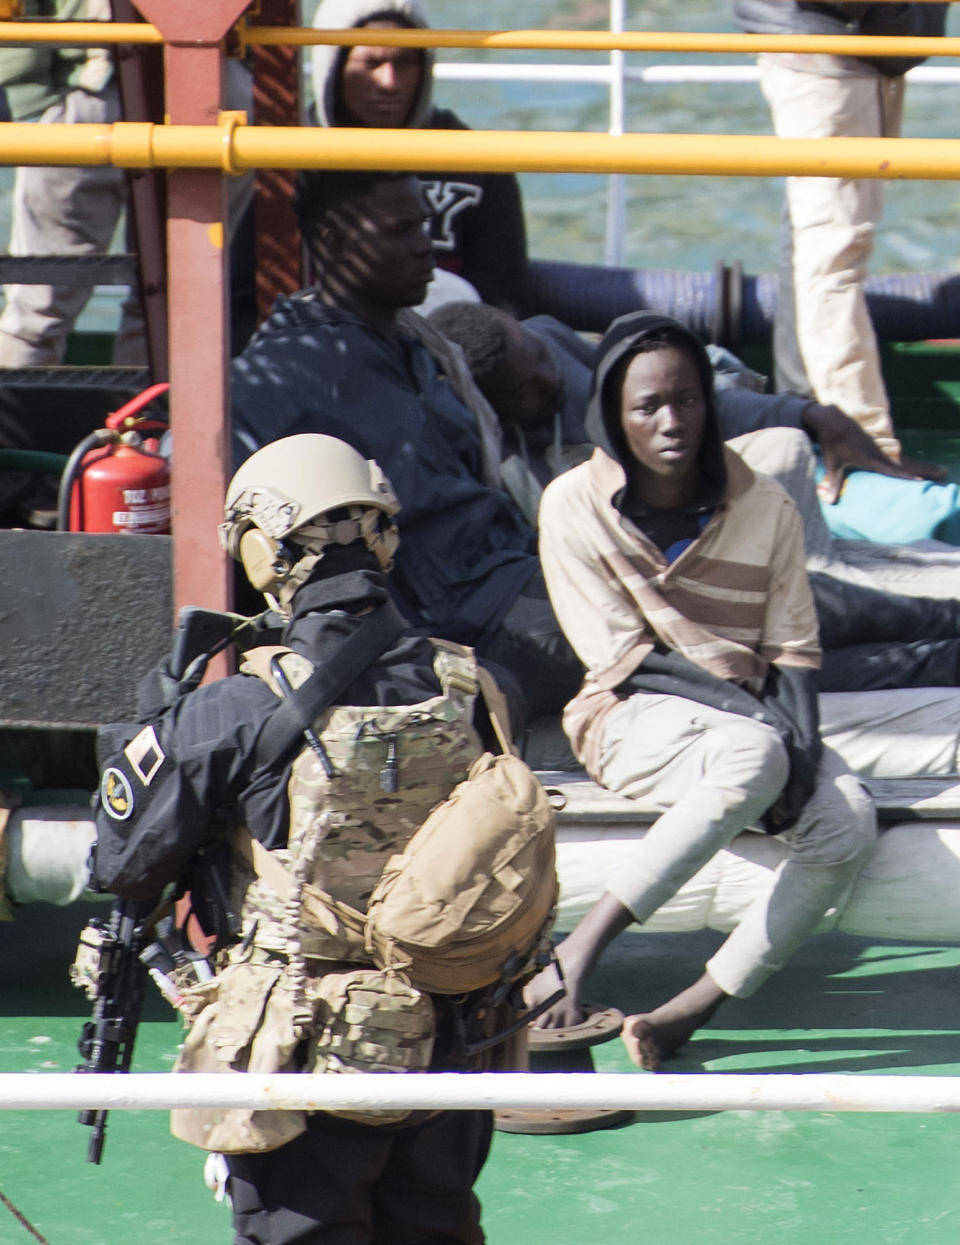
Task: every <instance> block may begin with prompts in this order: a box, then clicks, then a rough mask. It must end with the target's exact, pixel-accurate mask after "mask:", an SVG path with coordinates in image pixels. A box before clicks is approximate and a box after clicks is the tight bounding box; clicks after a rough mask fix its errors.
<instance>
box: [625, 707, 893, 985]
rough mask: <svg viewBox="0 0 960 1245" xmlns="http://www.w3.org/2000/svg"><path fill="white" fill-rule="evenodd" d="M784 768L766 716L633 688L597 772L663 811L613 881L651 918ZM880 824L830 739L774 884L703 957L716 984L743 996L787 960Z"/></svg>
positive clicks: (769, 799) (641, 915)
mask: <svg viewBox="0 0 960 1245" xmlns="http://www.w3.org/2000/svg"><path fill="white" fill-rule="evenodd" d="M788 770H789V766H788V763H787V756H786V751H785V749H784V747H783V744H782V743H781V741H780V738H779V736H778V735H777V734H776V732H775V731H774V730H773V729H772V727H769V726H767V725H765V724H764V723H762V722H757V721H755V720H753V719H750V718H744V717H740V716H738V715H735V714H730V713H725V712H722V711H721V710H717V709H713V708H710V707H708V706H705V705H698V704H695V703H694V702H692V701H689V700H686V699H685V698H682V697H677V696H659V695H646V694H638V695H634V696H631V697H630V699H629V700H627V701H625V702H624V703H623V704H622V705H621V706H619V707H618V708H617V709H616V710H614V712H613V713H612V714H611V715H610V717H609V718H608V720H607V726H606V732H605V738H604V747H603V753H602V757H601V771H600V777H601V780H602V782H603V785H604V786H605V787H608V788H609V789H610V790H612V791H617V792H620V793H621V794H624V795H628V796H630V797H631V798H633V799H635V800H636V801H637V802H638V805H639V806H640V807H642V808H643V809H644V811H648V812H656V813H659V814H660V815H659V816H658V817H657V820H656V821H655V822H654V823H653V825H652V826H651V827H650V829H649V830H648V831H647V833H646V835H645V836H644V838H643V840H642V841H640V842H639V843H637V844H636V846H635V847H634V848H633V849H632V850H631V851H630V853H629V854H628V855H627V856H625V858H624V859H623V860H622V861H620V862H618V867H617V870H616V872H615V873H614V874H613V875H612V876H611V877H610V878H608V880H607V882H606V889H607V890H608V891H609V892H610V893H611V894H612V895H614V896H615V897H616V898H617V899H618V900H619V901H620V902H621V903H622V904H623V905H624V907H626V908H628V909H629V911H630V912H631V913H633V915H634V917H635V918H636V920H637V921H639V922H641V923H642V922H644V921H645V920H647V918H648V917H650V916H652V914H653V913H654V912H655V911H656V910H657V909H658V908H659V907H660V906H661V905H662V904H664V903H665V902H666V901H667V900H669V899H670V898H671V897H672V896H673V895H675V894H676V892H677V891H678V890H679V889H680V888H681V887H682V886H683V885H684V884H685V883H686V882H688V881H689V880H690V878H692V877H693V876H694V875H695V874H696V873H697V871H698V870H700V869H701V868H702V867H703V866H704V865H705V864H706V863H707V862H708V861H709V860H710V859H711V858H712V857H713V856H714V855H715V854H716V853H717V852H718V851H720V850H721V849H722V848H724V847H725V846H726V845H727V844H729V843H730V842H731V840H732V839H733V838H734V837H735V836H736V835H738V834H739V833H740V832H741V831H743V830H744V829H745V828H746V827H748V826H750V825H752V824H754V823H755V822H756V821H757V820H758V819H759V818H760V816H761V815H762V813H763V812H764V811H765V809H766V808H767V807H768V806H769V805H770V804H771V803H773V801H774V800H775V799H776V797H777V795H778V794H779V792H780V790H781V788H782V787H783V784H784V783H785V781H786V779H787V775H788ZM876 833H877V824H876V816H875V813H874V809H873V804H872V801H871V800H870V798H869V796H868V795H867V793H866V791H865V790H864V789H863V787H862V785H861V784H860V782H859V781H858V779H857V778H856V776H855V775H853V774H852V773H851V772H850V771H849V769H848V768H847V766H846V765H845V764H844V762H843V760H842V758H841V757H840V756H839V755H838V754H837V753H836V752H834V751H833V750H832V749H831V748H830V747H825V748H824V752H823V757H822V760H821V762H820V766H819V770H818V775H817V784H816V788H815V790H814V793H813V795H812V796H811V798H810V799H809V800H808V802H807V804H806V806H805V808H804V810H803V812H802V814H801V816H800V818H799V820H798V821H797V823H796V824H795V825H794V826H793V827H792V828H791V829H790V830H788V831H786V832H785V833H784V834H782V835H780V836H778V837H779V838H780V840H781V842H782V843H783V844H784V845H785V847H786V848H787V853H788V854H787V857H786V859H785V860H784V861H783V862H782V864H781V865H780V867H779V869H778V872H777V876H776V879H775V881H774V884H773V886H772V887H771V888H770V889H769V890H768V891H766V892H764V893H762V894H760V895H758V897H757V899H756V900H755V901H754V902H753V903H752V904H751V905H750V906H749V908H748V909H747V911H746V912H745V914H744V915H743V918H742V920H741V921H740V922H739V924H738V925H737V927H736V929H734V931H733V932H732V933H731V934H730V936H729V937H728V938H727V940H726V942H725V943H724V944H723V946H722V947H721V948H720V950H719V951H718V952H717V954H716V955H715V956H714V957H713V958H712V959H711V960H710V962H709V963H708V964H707V972H708V973H709V974H710V976H711V977H712V978H713V980H714V982H715V983H716V984H717V985H718V986H719V987H720V989H721V990H723V991H724V992H725V993H726V994H730V995H737V996H739V997H746V996H747V995H750V994H752V993H753V992H754V991H755V990H756V989H757V988H758V987H759V986H760V985H762V984H763V982H764V981H766V979H767V978H768V977H769V976H770V975H771V974H772V973H774V972H776V971H777V970H778V969H780V968H782V967H783V965H784V964H785V963H786V962H787V961H788V960H789V958H790V956H791V955H792V954H793V953H794V952H795V951H796V949H797V948H798V947H799V946H800V945H801V943H803V942H804V941H805V940H806V939H807V938H808V937H809V936H810V935H811V934H812V933H813V932H814V931H815V930H816V929H817V927H818V925H819V924H820V922H821V920H822V918H823V916H824V914H825V913H826V912H827V910H828V909H829V908H831V907H832V906H834V905H836V904H837V903H839V902H840V900H841V898H842V897H843V896H844V895H845V894H846V893H847V891H848V890H849V888H850V887H851V886H852V884H853V881H854V879H855V877H856V875H857V872H858V870H859V868H860V867H861V865H862V864H863V863H864V861H865V860H866V859H867V858H868V856H869V854H870V852H871V850H872V848H873V845H874V842H875V840H876Z"/></svg>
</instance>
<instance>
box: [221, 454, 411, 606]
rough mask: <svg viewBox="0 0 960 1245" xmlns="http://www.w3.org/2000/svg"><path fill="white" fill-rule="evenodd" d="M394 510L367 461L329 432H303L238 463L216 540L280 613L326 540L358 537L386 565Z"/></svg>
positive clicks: (394, 540) (393, 540)
mask: <svg viewBox="0 0 960 1245" xmlns="http://www.w3.org/2000/svg"><path fill="white" fill-rule="evenodd" d="M399 509H400V506H399V503H398V501H397V499H396V496H395V494H394V492H393V489H392V488H391V487H390V482H389V481H388V480H387V479H386V477H385V476H384V474H383V472H382V471H381V470H380V468H379V467H378V465H377V464H376V463H375V462H373V461H372V460H369V459H364V458H363V456H362V455H361V454H358V453H357V451H356V450H354V449H353V448H352V446H350V445H348V444H347V443H346V442H344V441H340V440H338V439H337V438H336V437H328V436H322V435H320V434H310V433H305V434H301V435H299V436H295V437H286V438H284V439H282V440H280V441H275V442H273V443H271V444H270V445H267V446H264V447H263V448H262V449H260V450H258V451H257V452H256V453H255V454H253V455H252V456H251V457H250V458H249V459H247V461H246V462H245V463H244V464H243V465H242V466H241V467H240V469H239V470H238V471H237V473H236V474H235V476H234V478H233V480H232V481H231V483H230V485H229V487H228V489H227V497H226V502H225V505H224V516H225V517H224V522H223V523H221V524H220V529H219V535H220V543H221V546H222V547H223V548H224V549H225V550H226V551H227V552H228V553H229V554H230V556H231V557H233V558H236V559H237V560H238V561H240V562H242V564H243V568H244V571H245V572H246V575H247V578H248V579H249V581H250V583H251V584H252V586H253V587H254V588H255V589H256V590H257V591H258V592H262V593H263V594H264V595H265V596H266V597H267V598H268V600H269V601H270V604H271V605H273V606H274V608H279V609H281V611H282V612H286V609H285V607H286V606H288V605H289V602H290V600H291V599H292V597H293V595H294V593H295V592H296V591H297V589H298V588H299V587H300V586H301V585H302V584H303V583H305V582H306V580H307V579H308V578H309V576H310V575H311V574H312V572H313V570H314V568H315V567H316V566H317V565H318V563H319V562H320V560H321V559H322V558H323V553H324V550H325V549H326V548H328V547H329V546H330V545H350V544H353V543H354V542H355V541H358V540H362V541H363V542H364V544H365V545H366V547H367V549H368V550H370V552H371V553H372V554H373V555H374V556H375V557H376V559H377V562H378V563H379V565H380V567H381V568H382V569H383V570H384V571H388V570H390V568H391V567H392V565H393V558H394V555H395V553H396V550H397V546H398V544H399V533H398V531H397V526H396V523H395V522H394V520H393V516H394V515H395V514H396V513H397V511H398V510H399Z"/></svg>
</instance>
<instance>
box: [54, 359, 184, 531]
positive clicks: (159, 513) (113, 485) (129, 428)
mask: <svg viewBox="0 0 960 1245" xmlns="http://www.w3.org/2000/svg"><path fill="white" fill-rule="evenodd" d="M169 388H170V386H169V384H167V383H166V382H164V383H162V384H158V385H151V386H150V388H149V389H144V391H143V393H139V394H137V396H136V397H135V398H131V400H130V401H129V402H126V403H124V405H123V406H121V407H118V408H117V410H115V411H112V412H111V413H110V414H109V415H108V416H107V418H106V420H105V421H104V422H105V424H106V427H104V428H98V429H97V430H96V431H95V432H91V433H90V434H89V436H86V437H84V439H83V440H82V441H81V442H80V444H79V445H78V446H77V448H76V449H75V450H74V451H73V453H72V454H71V455H70V457H69V459H68V460H67V465H66V467H65V468H64V471H63V476H62V477H61V480H60V491H59V497H58V504H57V526H58V528H59V529H60V530H61V531H71V532H139V533H148V532H153V533H167V532H169V531H170V465H169V463H168V462H167V460H166V458H164V457H163V455H161V454H159V453H158V452H157V449H158V445H159V442H158V441H157V440H156V439H155V438H150V439H148V440H144V438H143V436H142V435H141V434H142V433H144V432H155V431H164V430H165V429H166V427H167V425H166V424H165V423H163V422H162V421H160V420H156V419H145V418H144V417H143V416H142V415H140V414H139V412H140V411H142V410H143V408H144V407H145V406H148V405H149V404H150V403H151V402H152V401H153V399H154V398H156V397H159V395H160V394H162V393H166V391H167V390H168V389H169Z"/></svg>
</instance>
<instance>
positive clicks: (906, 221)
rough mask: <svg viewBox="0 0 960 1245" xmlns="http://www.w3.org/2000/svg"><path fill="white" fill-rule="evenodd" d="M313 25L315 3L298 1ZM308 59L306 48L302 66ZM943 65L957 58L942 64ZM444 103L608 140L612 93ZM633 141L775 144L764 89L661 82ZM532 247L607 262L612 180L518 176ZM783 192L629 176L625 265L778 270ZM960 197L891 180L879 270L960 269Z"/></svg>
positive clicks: (542, 58) (661, 12) (455, 18)
mask: <svg viewBox="0 0 960 1245" xmlns="http://www.w3.org/2000/svg"><path fill="white" fill-rule="evenodd" d="M424 8H425V10H426V12H427V16H428V20H429V21H430V24H431V25H432V26H434V27H437V28H456V27H459V28H461V29H462V28H467V29H490V30H500V29H524V28H528V29H544V28H546V29H550V28H553V29H573V30H602V29H605V28H607V26H608V22H609V6H608V3H607V0H484V3H477V0H470V2H469V3H468V2H467V0H425V3H424ZM958 9H960V6H957V5H951V16H950V25H949V27H948V33H951V34H960V12H958V11H957V10H958ZM303 11H304V20H305V21H309V18H310V16H311V13H312V0H304V3H303ZM626 26H627V29H629V30H664V31H668V30H687V31H731V30H734V29H736V28H735V26H734V24H733V22H732V20H731V17H730V5H729V3H727V2H726V0H684V3H683V4H677V3H676V0H643V3H637V2H636V0H628V4H627V20H626ZM308 58H309V51H306V52H305V58H304V59H305V65H306V63H307V59H308ZM438 59H439V60H440V61H447V60H479V61H508V62H520V63H530V62H535V63H542V62H547V63H551V64H553V63H559V64H569V63H580V64H583V63H593V64H598V63H603V62H604V61H605V60H607V59H609V58H607V57H605V56H603V55H602V54H592V53H575V52H536V51H513V52H511V51H506V52H485V51H475V50H469V51H468V50H451V51H441V52H440V53H438ZM751 59H752V58H751V57H748V56H730V55H727V56H707V55H706V54H680V53H676V54H671V53H657V54H635V53H631V54H628V56H627V63H628V65H638V66H639V65H650V64H663V63H681V64H682V63H688V64H689V63H699V64H703V63H708V62H712V63H716V62H718V61H719V62H721V63H728V64H729V63H733V64H736V63H740V64H743V63H750V61H751ZM937 63H938V64H940V63H949V64H953V63H956V62H953V61H946V62H944V61H942V60H940V59H938V61H937ZM435 98H436V100H437V102H438V103H440V104H442V105H444V106H447V107H450V108H453V109H454V110H455V111H456V112H457V113H458V114H459V115H460V117H461V118H462V119H463V120H464V121H465V122H466V123H467V124H468V125H470V126H472V127H474V128H476V129H503V130H511V129H512V130H528V131H529V130H568V131H574V132H589V131H597V132H603V131H605V130H606V129H607V127H608V95H607V90H606V88H605V87H603V86H595V85H586V84H582V83H573V84H569V85H567V84H559V83H535V84H529V83H521V82H473V81H471V82H454V81H438V83H437V85H436V90H435ZM958 117H960V84H958V85H956V86H954V85H943V84H940V85H936V86H924V85H920V84H911V85H910V87H909V89H908V91H907V103H906V113H905V119H904V133H905V135H909V136H918V137H928V138H955V137H957V134H958V130H960V121H958ZM625 128H626V129H627V131H629V132H645V131H646V132H666V133H701V134H702V133H709V134H769V133H770V118H769V113H768V110H767V108H766V104H765V102H764V100H763V97H762V96H761V94H760V88H759V87H758V86H757V85H756V84H729V85H722V86H721V85H707V84H698V83H691V84H685V85H654V84H650V83H628V84H627V88H626V127H625ZM520 182H521V188H522V192H523V200H524V207H525V213H526V220H527V229H528V235H529V249H530V253H531V255H533V256H536V257H538V258H563V259H567V260H574V261H580V262H584V263H601V262H603V258H604V253H605V251H604V245H605V241H604V235H605V229H606V192H607V184H608V183H607V178H606V177H603V176H597V175H583V174H573V173H524V174H521V176H520ZM11 184H12V170H9V169H0V245H2V239H5V238H6V237H7V236H8V233H9V195H10V186H11ZM782 195H783V186H782V181H781V180H780V179H775V178H753V177H751V178H747V177H744V178H729V177H693V176H687V177H681V176H670V177H667V176H659V175H633V176H630V177H628V178H627V210H626V223H625V228H624V236H623V239H622V244H623V252H622V253H623V261H622V262H623V263H625V264H627V265H629V266H632V267H656V268H679V269H686V270H688V271H702V270H709V269H712V268H713V266H714V264H715V263H717V262H718V261H722V262H724V263H732V262H734V261H736V260H740V261H742V262H743V264H744V268H745V270H746V271H747V272H751V273H755V272H765V271H770V270H772V268H773V255H774V247H775V237H776V231H777V218H778V214H779V211H780V205H781V202H782ZM958 201H960V190H958V189H957V187H956V186H954V185H953V184H952V183H950V182H925V181H903V182H890V183H888V184H887V187H886V217H885V220H884V222H883V225H882V227H881V228H880V230H879V232H878V236H877V241H876V248H875V253H874V261H873V264H872V271H873V272H877V273H880V272H904V271H933V270H945V269H950V270H952V269H955V268H957V267H960V210H958V209H960V202H958ZM117 301H118V300H117V292H116V291H114V292H108V291H101V292H98V294H97V296H95V298H94V299H93V300H92V302H91V304H90V307H89V308H88V310H87V311H86V312H85V313H84V317H83V319H82V320H81V326H82V327H86V328H112V327H114V326H115V324H116V313H117Z"/></svg>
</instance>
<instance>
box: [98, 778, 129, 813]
mask: <svg viewBox="0 0 960 1245" xmlns="http://www.w3.org/2000/svg"><path fill="white" fill-rule="evenodd" d="M100 803H101V804H102V805H103V807H104V808H105V809H106V811H107V813H108V814H109V816H111V817H112V818H113V819H114V821H126V820H127V818H128V817H129V816H130V815H131V813H132V812H133V791H132V790H131V789H130V783H129V782H128V781H127V776H126V774H124V773H122V772H121V771H120V770H118V769H117V767H116V766H115V765H111V766H110V767H109V769H105V770H104V771H103V777H102V778H101V779H100Z"/></svg>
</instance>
